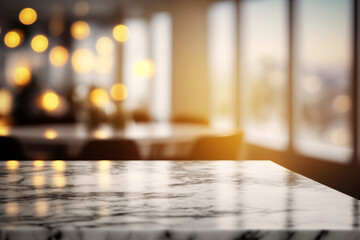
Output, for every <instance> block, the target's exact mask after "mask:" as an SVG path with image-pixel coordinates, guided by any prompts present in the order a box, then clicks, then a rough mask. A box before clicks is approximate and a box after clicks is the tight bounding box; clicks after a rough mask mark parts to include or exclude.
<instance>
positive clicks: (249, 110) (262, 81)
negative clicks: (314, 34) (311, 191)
mask: <svg viewBox="0 0 360 240" xmlns="http://www.w3.org/2000/svg"><path fill="white" fill-rule="evenodd" d="M286 6H287V4H286V1H284V0H263V1H243V4H242V6H241V13H240V16H241V22H240V24H241V25H240V44H241V46H240V54H241V55H240V57H241V60H240V64H241V67H240V69H241V71H242V72H241V90H240V96H241V103H240V105H241V106H240V109H242V113H241V114H242V117H243V126H244V129H245V131H246V138H247V140H248V141H249V142H252V143H255V144H260V145H263V146H266V147H271V148H274V149H285V148H286V147H287V143H288V124H287V120H286V115H287V104H286V102H287V101H286V99H287V91H286V87H287V54H288V53H287V46H288V45H287V36H286V34H287V31H286V29H287V25H286V23H287V14H286Z"/></svg>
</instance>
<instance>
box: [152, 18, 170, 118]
mask: <svg viewBox="0 0 360 240" xmlns="http://www.w3.org/2000/svg"><path fill="white" fill-rule="evenodd" d="M151 33H152V39H151V40H152V41H151V42H152V50H153V57H154V63H155V76H154V79H153V92H152V105H151V107H152V108H151V109H152V113H153V116H154V118H155V119H156V120H158V121H166V120H168V119H169V117H170V114H171V65H172V61H171V58H172V54H171V48H172V46H171V45H172V39H171V16H170V14H169V13H167V12H160V13H157V14H154V16H153V17H152V19H151Z"/></svg>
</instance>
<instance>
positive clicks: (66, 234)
mask: <svg viewBox="0 0 360 240" xmlns="http://www.w3.org/2000/svg"><path fill="white" fill-rule="evenodd" d="M0 239H8V240H18V239H28V240H48V239H57V240H83V239H84V240H95V239H96V240H118V239H124V240H125V239H126V240H141V239H146V240H155V239H174V240H212V239H214V240H220V239H221V240H255V239H261V240H278V239H284V240H285V239H292V240H294V239H295V240H297V239H299V240H307V239H317V240H320V239H326V240H337V239H346V240H356V239H360V229H358V230H191V229H183V230H166V229H155V230H141V229H130V230H126V229H116V228H63V229H51V228H44V227H25V228H18V227H16V228H11V227H9V228H3V229H1V230H0Z"/></svg>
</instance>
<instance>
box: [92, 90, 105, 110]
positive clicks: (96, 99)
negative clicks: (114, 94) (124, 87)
mask: <svg viewBox="0 0 360 240" xmlns="http://www.w3.org/2000/svg"><path fill="white" fill-rule="evenodd" d="M90 102H91V103H92V104H93V105H94V106H96V107H99V108H102V107H104V106H105V105H106V104H107V103H108V102H109V94H108V93H107V92H106V91H105V90H104V89H100V88H96V89H94V90H92V91H91V92H90Z"/></svg>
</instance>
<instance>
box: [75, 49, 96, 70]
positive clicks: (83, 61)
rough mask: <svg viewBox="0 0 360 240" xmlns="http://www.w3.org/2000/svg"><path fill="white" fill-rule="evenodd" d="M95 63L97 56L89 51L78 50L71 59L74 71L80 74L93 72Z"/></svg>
mask: <svg viewBox="0 0 360 240" xmlns="http://www.w3.org/2000/svg"><path fill="white" fill-rule="evenodd" d="M94 63H95V56H94V54H93V53H92V52H91V51H90V50H88V49H84V48H82V49H78V50H76V51H75V52H74V54H73V55H72V57H71V64H72V67H73V69H74V71H75V72H77V73H80V74H85V73H89V72H91V71H92V70H93V68H94Z"/></svg>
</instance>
